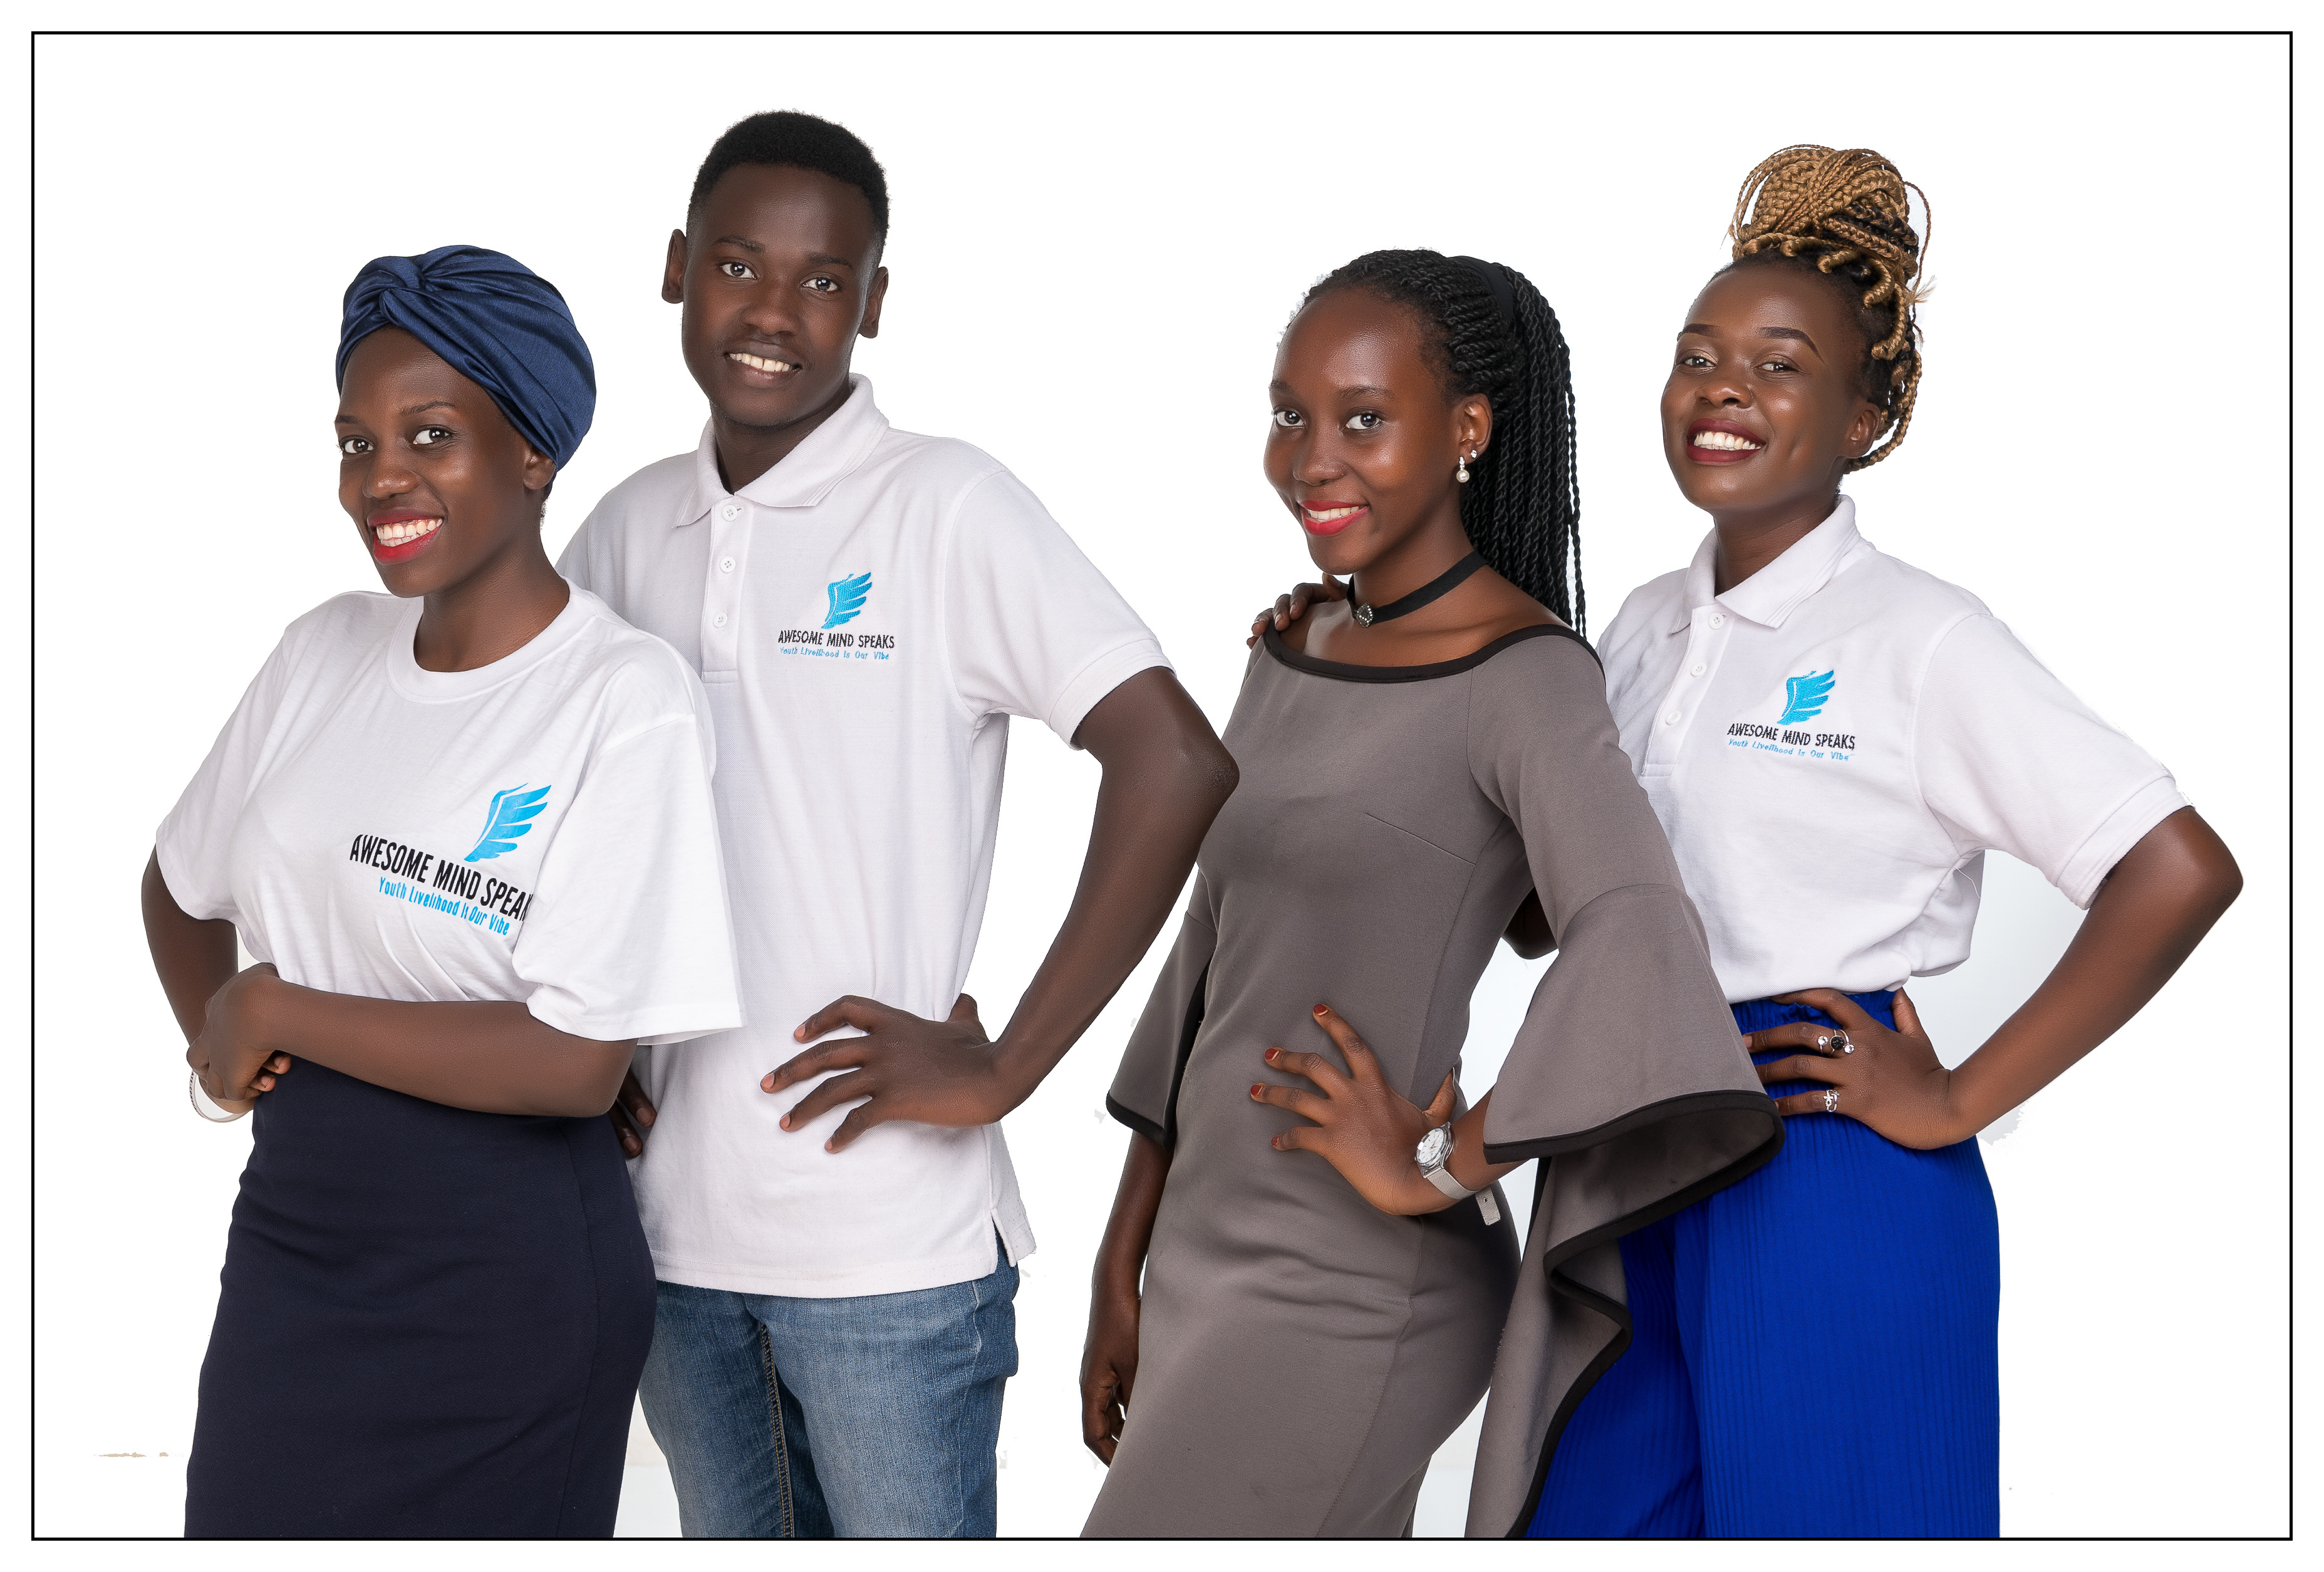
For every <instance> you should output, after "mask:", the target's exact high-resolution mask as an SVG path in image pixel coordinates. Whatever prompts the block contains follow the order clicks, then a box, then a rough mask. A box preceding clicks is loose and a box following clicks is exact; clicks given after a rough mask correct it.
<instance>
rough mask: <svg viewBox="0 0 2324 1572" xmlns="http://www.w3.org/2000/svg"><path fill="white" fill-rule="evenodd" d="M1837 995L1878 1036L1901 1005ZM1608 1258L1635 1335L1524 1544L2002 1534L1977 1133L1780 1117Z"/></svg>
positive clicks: (1798, 1009)
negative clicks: (1954, 1137) (1735, 1179)
mask: <svg viewBox="0 0 2324 1572" xmlns="http://www.w3.org/2000/svg"><path fill="white" fill-rule="evenodd" d="M1850 997H1853V998H1854V999H1855V1000H1856V1002H1857V1003H1858V1004H1859V1005H1861V1006H1862V1007H1864V1008H1865V1009H1866V1010H1867V1012H1868V1013H1870V1014H1871V1015H1872V1016H1875V1017H1876V1018H1877V1019H1878V1020H1879V1021H1880V1022H1881V1023H1882V1024H1883V1025H1894V1016H1893V1015H1892V1013H1891V1011H1892V1009H1893V1007H1894V1004H1895V995H1894V994H1891V993H1877V994H1857V995H1852V996H1850ZM1734 1010H1735V1023H1736V1025H1737V1026H1738V1027H1739V1028H1740V1029H1741V1030H1743V1031H1746V1032H1756V1031H1761V1030H1764V1029H1765V1028H1766V1027H1769V1026H1777V1025H1784V1023H1786V1022H1791V1021H1814V1022H1817V1023H1820V1024H1822V1025H1838V1023H1837V1022H1834V1021H1833V1020H1832V1019H1831V1016H1826V1015H1824V1014H1823V1013H1822V1012H1821V1011H1820V1010H1815V1009H1812V1008H1810V1007H1807V1006H1804V1005H1779V1004H1776V1003H1775V1002H1773V1001H1772V1000H1767V999H1755V1000H1753V1001H1751V1002H1749V1003H1748V1004H1739V1005H1737V1006H1735V1007H1734ZM1785 1052H1790V1051H1788V1050H1786V1051H1785ZM1782 1056H1783V1055H1782V1054H1760V1055H1757V1058H1758V1059H1759V1061H1760V1062H1762V1063H1765V1062H1768V1061H1770V1060H1771V1059H1775V1058H1780V1057H1782ZM1812 1089H1816V1088H1814V1087H1812V1086H1811V1085H1810V1083H1808V1082H1804V1081H1800V1082H1786V1083H1782V1084H1778V1085H1775V1086H1772V1087H1770V1088H1768V1090H1769V1091H1770V1092H1771V1093H1773V1094H1774V1095H1775V1096H1778V1097H1781V1096H1784V1095H1785V1094H1787V1093H1790V1092H1794V1091H1805V1090H1812ZM1621 1249H1622V1272H1623V1276H1624V1279H1625V1282H1626V1286H1627V1288H1628V1300H1629V1311H1630V1317H1631V1320H1632V1327H1631V1334H1630V1344H1629V1347H1628V1348H1627V1349H1626V1350H1624V1352H1623V1354H1622V1356H1620V1357H1619V1358H1618V1359H1617V1360H1616V1361H1615V1362H1614V1364H1613V1365H1612V1367H1611V1368H1610V1369H1609V1370H1608V1371H1607V1373H1606V1374H1605V1375H1604V1376H1603V1377H1602V1378H1601V1379H1600V1381H1599V1383H1598V1384H1597V1385H1596V1386H1594V1387H1592V1388H1591V1390H1590V1393H1589V1394H1588V1395H1587V1396H1586V1397H1584V1398H1583V1399H1582V1402H1581V1403H1580V1405H1579V1406H1578V1407H1577V1408H1576V1409H1575V1410H1574V1412H1573V1416H1572V1419H1571V1420H1569V1421H1568V1422H1567V1424H1566V1427H1565V1430H1564V1433H1563V1435H1562V1436H1560V1437H1559V1438H1558V1439H1557V1440H1556V1442H1555V1447H1556V1450H1555V1452H1554V1454H1553V1455H1552V1457H1551V1458H1550V1465H1549V1471H1548V1475H1547V1477H1546V1478H1545V1481H1544V1483H1543V1485H1542V1494H1541V1503H1540V1505H1539V1507H1538V1509H1537V1510H1536V1511H1535V1513H1534V1517H1533V1521H1532V1525H1531V1527H1530V1529H1529V1530H1528V1532H1529V1534H1530V1536H1531V1537H1533V1538H1535V1539H1572V1538H1632V1539H1637V1538H1643V1539H1684V1538H1699V1537H1702V1536H1706V1535H1707V1536H1710V1537H1711V1538H1718V1539H1727V1538H1786V1539H1789V1538H1834V1537H1837V1538H1860V1537H1872V1538H1888V1537H1907V1536H1909V1537H1924V1536H1939V1537H1950V1536H1964V1537H1975V1536H1983V1537H1990V1536H1993V1535H1996V1534H1997V1533H1998V1532H1999V1531H2000V1526H2001V1483H2000V1473H2001V1460H2000V1452H2001V1434H2000V1432H2001V1419H2000V1410H2001V1398H2000V1378H1999V1372H1998V1368H1997V1328H1998V1324H1999V1319H2000V1312H2001V1241H2000V1233H1999V1228H1998V1226H1997V1220H1996V1218H1995V1215H1994V1208H1993V1189H1992V1187H1991V1185H1989V1184H1988V1183H1987V1181H1986V1177H1985V1162H1984V1159H1983V1158H1982V1157H1981V1156H1980V1155H1979V1154H1978V1144H1977V1142H1976V1141H1975V1140H1974V1139H1971V1140H1968V1141H1963V1142H1961V1143H1960V1144H1959V1145H1953V1146H1947V1147H1945V1148H1943V1149H1942V1150H1940V1151H1935V1152H1915V1151H1913V1150H1911V1149H1910V1148H1908V1147H1904V1146H1899V1145H1896V1144H1895V1142H1893V1141H1890V1140H1888V1139H1886V1137H1884V1136H1881V1135H1875V1134H1874V1133H1873V1132H1872V1131H1871V1130H1870V1129H1869V1128H1868V1127H1867V1126H1863V1125H1860V1124H1858V1123H1857V1122H1856V1121H1855V1120H1854V1119H1851V1118H1849V1117H1846V1116H1845V1115H1823V1114H1804V1115H1799V1116H1795V1117H1793V1118H1791V1119H1789V1120H1787V1121H1785V1124H1784V1149H1783V1150H1782V1151H1781V1152H1779V1153H1778V1154H1776V1155H1775V1160H1774V1161H1773V1162H1771V1163H1768V1164H1767V1165H1766V1167H1764V1168H1762V1169H1760V1170H1759V1171H1758V1172H1757V1173H1754V1174H1752V1175H1751V1176H1750V1177H1749V1178H1748V1179H1746V1180H1744V1181H1741V1182H1740V1183H1738V1184H1735V1185H1732V1186H1730V1187H1729V1188H1728V1189H1726V1190H1720V1191H1719V1192H1718V1193H1716V1194H1714V1195H1711V1196H1707V1197H1705V1198H1704V1199H1703V1200H1699V1201H1697V1202H1696V1203H1695V1204H1694V1205H1692V1206H1691V1207H1688V1208H1687V1209H1684V1210H1683V1211H1680V1212H1678V1213H1675V1214H1674V1215H1673V1216H1671V1217H1668V1218H1664V1219H1663V1220H1662V1221H1661V1222H1659V1223H1655V1224H1654V1225H1652V1226H1650V1227H1646V1228H1642V1229H1640V1230H1638V1231H1637V1233H1634V1234H1629V1235H1627V1236H1624V1238H1623V1239H1622V1241H1621Z"/></svg>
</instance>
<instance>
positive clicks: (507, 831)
mask: <svg viewBox="0 0 2324 1572" xmlns="http://www.w3.org/2000/svg"><path fill="white" fill-rule="evenodd" d="M555 789H556V788H555V787H553V786H542V787H541V788H540V789H539V791H535V792H529V791H527V790H525V789H524V787H523V786H511V787H509V788H508V790H506V791H504V792H494V793H493V805H492V806H491V807H489V808H487V809H485V810H484V837H483V839H481V840H479V841H477V842H476V849H475V850H474V851H471V852H469V853H468V855H467V856H466V857H463V858H462V859H460V860H461V861H463V862H490V861H491V860H493V858H495V857H498V856H499V855H500V854H501V853H502V852H503V851H513V850H516V843H517V841H518V839H519V838H520V837H521V836H524V835H528V834H530V833H531V832H532V822H533V820H535V819H537V818H539V816H540V810H541V809H543V808H545V807H547V806H548V805H549V793H550V792H551V791H553V790H555ZM453 844H454V845H456V846H457V845H458V844H459V842H458V841H454V842H453Z"/></svg>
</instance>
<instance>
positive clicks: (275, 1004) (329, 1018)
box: [255, 982, 633, 1117]
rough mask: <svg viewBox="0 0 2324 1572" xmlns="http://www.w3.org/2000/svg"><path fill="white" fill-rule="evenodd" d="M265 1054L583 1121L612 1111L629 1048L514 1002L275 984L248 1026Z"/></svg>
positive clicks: (463, 1103)
mask: <svg viewBox="0 0 2324 1572" xmlns="http://www.w3.org/2000/svg"><path fill="white" fill-rule="evenodd" d="M255 1030H256V1032H257V1034H258V1035H259V1036H260V1037H261V1038H263V1041H264V1043H265V1045H266V1046H267V1047H268V1048H270V1049H272V1050H278V1051H280V1052H281V1053H289V1054H291V1055H292V1056H293V1057H294V1058H299V1059H309V1060H312V1061H313V1062H316V1063H318V1064H322V1065H327V1066H329V1067H330V1068H331V1069H333V1070H336V1071H339V1072H340V1073H341V1074H344V1075H351V1076H354V1077H355V1079H356V1080H367V1081H369V1082H371V1083H372V1084H373V1085H374V1086H383V1087H386V1088H387V1089H390V1090H392V1091H400V1092H405V1093H408V1094H409V1095H410V1096H412V1097H417V1098H425V1099H428V1100H429V1102H437V1103H444V1104H447V1105H448V1106H449V1107H452V1108H472V1109H474V1110H475V1111H476V1112H478V1113H487V1114H539V1115H549V1116H556V1117H588V1116H594V1115H597V1114H602V1113H604V1111H605V1110H606V1109H607V1108H611V1107H612V1106H613V1094H614V1092H615V1091H616V1090H618V1089H620V1087H621V1083H622V1072H623V1071H625V1070H626V1069H627V1068H628V1067H629V1062H630V1053H631V1050H632V1046H633V1044H632V1043H600V1042H597V1041H595V1040H594V1039H592V1038H587V1037H576V1036H572V1035H570V1034H567V1033H564V1032H560V1031H558V1030H557V1029H556V1028H555V1027H553V1026H549V1025H544V1024H542V1023H541V1022H540V1021H539V1020H538V1019H536V1018H535V1017H534V1016H533V1015H532V1014H531V1012H530V1011H529V1010H527V1009H526V1008H525V1007H524V1006H522V1005H521V1004H508V1003H483V1002H475V1003H443V1004H437V1003H412V1002H406V1001H402V1000H398V999H373V998H359V997H354V996H352V995H348V994H337V993H326V992H324V991H322V990H321V989H318V988H300V987H298V986H297V985H295V984H292V983H287V982H278V983H276V984H274V985H273V986H272V988H268V989H267V990H266V993H265V997H264V1002H263V1007H262V1009H261V1012H260V1016H259V1019H258V1021H257V1023H256V1025H255Z"/></svg>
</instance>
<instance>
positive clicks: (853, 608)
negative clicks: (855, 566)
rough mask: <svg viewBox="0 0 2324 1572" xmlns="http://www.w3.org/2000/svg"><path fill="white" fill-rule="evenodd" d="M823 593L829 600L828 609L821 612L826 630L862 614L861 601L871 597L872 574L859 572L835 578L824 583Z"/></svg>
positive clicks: (842, 624)
mask: <svg viewBox="0 0 2324 1572" xmlns="http://www.w3.org/2000/svg"><path fill="white" fill-rule="evenodd" d="M823 593H825V595H826V596H828V597H829V598H830V601H831V606H830V609H829V610H828V611H825V612H824V614H823V627H824V630H825V632H828V631H829V630H832V629H834V628H838V627H841V626H844V624H846V623H849V622H853V621H855V619H856V618H858V617H860V616H862V614H863V602H866V601H868V600H870V599H871V575H870V574H868V573H859V574H857V575H855V576H854V577H853V578H844V579H838V580H835V581H834V582H833V583H831V584H825V585H824V586H823Z"/></svg>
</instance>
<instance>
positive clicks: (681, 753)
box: [156, 589, 742, 1043]
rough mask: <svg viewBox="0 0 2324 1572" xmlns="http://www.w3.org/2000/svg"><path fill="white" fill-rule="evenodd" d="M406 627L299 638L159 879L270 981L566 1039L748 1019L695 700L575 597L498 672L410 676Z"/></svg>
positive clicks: (411, 609)
mask: <svg viewBox="0 0 2324 1572" xmlns="http://www.w3.org/2000/svg"><path fill="white" fill-rule="evenodd" d="M420 610H421V603H420V602H419V601H417V600H410V601H399V600H396V599H393V598H392V597H390V596H387V595H382V594H348V595H340V596H338V597H337V599H335V600H330V601H327V602H324V603H323V604H322V605H320V606H318V607H316V608H315V610H313V611H309V612H308V613H307V614H306V615H305V616H303V617H301V618H300V619H299V620H298V621H295V622H293V623H291V626H290V628H289V630H286V631H285V632H284V634H283V636H282V642H281V643H280V644H278V645H277V646H275V648H274V653H273V654H272V655H271V656H269V657H267V660H266V664H265V665H264V666H262V667H261V668H260V669H259V673H258V676H257V678H256V679H255V680H254V681H253V682H252V683H251V685H250V690H249V691H248V692H247V693H245V694H244V695H243V699H242V703H241V705H240V707H239V708H237V709H236V710H235V712H234V717H233V719H231V720H229V721H228V722H226V730H225V731H221V732H220V733H219V734H218V740H217V744H216V745H215V746H214V747H212V748H211V749H210V753H209V757H208V758H206V759H204V760H203V761H202V767H201V768H200V769H199V770H198V771H197V772H196V774H195V776H194V778H193V781H192V783H191V784H190V785H189V786H187V787H186V790H185V795H183V796H181V797H180V798H179V799H178V805H177V806H176V807H175V808H173V809H171V813H170V816H169V817H168V818H167V819H165V820H163V821H162V823H161V832H160V834H159V835H158V837H157V838H156V850H157V851H158V853H159V856H160V859H161V877H162V878H163V879H164V880H165V881H166V882H167V883H168V885H169V887H170V893H171V896H173V897H175V899H176V900H177V903H178V905H179V906H182V907H183V908H185V910H186V911H187V913H188V914H189V915H192V916H196V917H202V918H217V917H223V918H225V919H226V921H228V922H231V923H232V924H234V925H235V928H236V929H237V930H239V931H240V933H241V935H242V941H243V943H244V946H245V947H246V948H247V949H248V950H249V951H250V953H251V954H252V955H253V956H254V957H255V958H256V959H258V960H260V961H272V962H273V963H274V965H275V968H276V970H279V971H280V972H281V974H282V977H283V979H285V980H286V981H290V982H295V983H299V984H301V985H303V986H305V987H308V988H324V989H327V990H328V991H330V992H332V993H341V994H355V995H360V996H362V997H368V998H383V999H404V1000H414V1001H420V1000H459V999H480V1000H507V1001H518V1000H521V1001H522V1002H523V1003H524V1005H525V1006H526V1007H528V1008H529V1009H530V1011H531V1012H532V1014H533V1015H534V1016H536V1017H538V1018H539V1019H540V1020H541V1021H544V1022H546V1023H547V1024H549V1025H551V1026H554V1027H556V1028H557V1029H558V1030H559V1031H562V1032H569V1033H571V1034H574V1035H575V1036H578V1037H590V1038H595V1039H596V1040H598V1041H600V1042H609V1043H611V1042H620V1041H622V1039H624V1038H638V1039H642V1040H648V1041H655V1042H663V1043H672V1042H678V1041H680V1040H682V1039H685V1038H688V1037H693V1036H696V1035H699V1034H702V1033H705V1032H715V1031H723V1030H725V1029H727V1028H730V1027H733V1026H734V1025H737V1024H738V1023H739V1022H740V1021H741V1020H742V1010H741V1006H740V1004H739V1002H738V997H737V990H736V988H735V968H734V945H733V933H732V930H731V929H730V928H729V926H728V923H727V916H726V897H725V888H724V878H723V871H722V870H723V862H722V859H721V856H720V852H719V846H718V832H717V821H716V816H715V810H714V808H713V807H712V804H711V796H710V775H711V768H712V765H713V762H714V759H715V754H714V752H713V749H712V741H711V732H710V727H709V725H708V722H707V719H706V717H705V714H704V704H703V696H702V690H701V685H700V684H699V683H698V682H696V679H695V676H694V674H693V673H692V672H691V671H689V670H687V666H686V663H685V662H684V661H682V660H680V659H679V658H678V656H677V655H676V654H675V653H674V652H673V651H671V649H670V648H669V647H668V646H667V645H665V644H663V643H661V642H660V641H659V639H652V638H650V637H648V636H647V635H645V634H643V633H641V632H639V631H638V630H636V629H634V628H631V627H629V626H627V625H625V624H624V623H623V622H622V621H621V620H620V619H619V618H617V617H615V616H614V615H613V612H611V611H608V610H606V608H605V605H604V602H601V601H599V600H598V599H597V598H596V597H595V596H594V595H591V594H588V593H586V592H584V591H581V590H577V589H576V590H575V591H574V592H573V593H572V598H571V600H570V601H569V602H567V605H566V607H565V610H564V611H561V612H559V613H558V616H557V618H556V620H555V621H552V622H550V623H549V626H548V627H547V628H546V629H544V630H541V632H540V633H539V635H538V636H537V637H536V638H534V639H532V641H531V642H530V643H529V644H527V645H526V646H525V647H524V648H521V649H520V650H518V651H517V652H516V653H515V654H513V655H511V656H508V657H505V658H503V659H501V660H496V661H494V662H493V664H491V665H490V666H479V667H477V668H476V669H475V670H474V671H456V672H435V671H425V670H422V669H421V668H420V665H419V663H418V662H416V661H415V660H413V659H412V657H411V639H412V633H413V631H414V630H416V629H417V628H418V626H419V622H420Z"/></svg>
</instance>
